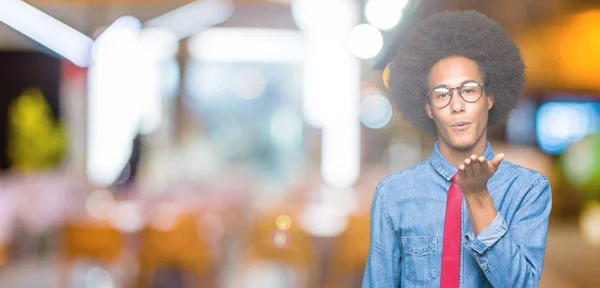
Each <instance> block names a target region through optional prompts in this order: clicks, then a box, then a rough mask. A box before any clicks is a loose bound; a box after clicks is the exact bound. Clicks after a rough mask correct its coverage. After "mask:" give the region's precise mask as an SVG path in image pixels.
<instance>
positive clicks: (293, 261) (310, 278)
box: [242, 213, 319, 287]
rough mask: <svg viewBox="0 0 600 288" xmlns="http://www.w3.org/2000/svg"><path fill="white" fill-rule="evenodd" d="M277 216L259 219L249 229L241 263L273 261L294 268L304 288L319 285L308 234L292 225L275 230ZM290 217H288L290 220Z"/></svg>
mask: <svg viewBox="0 0 600 288" xmlns="http://www.w3.org/2000/svg"><path fill="white" fill-rule="evenodd" d="M279 215H280V214H277V213H275V214H272V215H271V216H266V217H263V218H261V219H259V220H258V221H257V222H256V224H255V225H254V226H253V227H252V228H251V231H250V235H249V239H248V243H247V244H248V245H246V248H247V249H246V253H245V254H244V259H243V260H242V262H243V263H244V264H245V265H252V263H253V262H255V261H259V262H277V263H282V264H287V265H289V266H292V267H294V268H295V270H296V271H298V272H299V274H300V275H301V276H305V277H300V278H304V279H305V280H306V281H301V282H305V283H306V285H307V286H308V287H316V286H317V285H318V283H319V277H318V271H317V268H318V267H317V261H316V260H317V255H316V251H315V249H314V247H313V243H312V239H311V237H310V235H308V234H307V233H306V232H304V231H303V230H302V229H300V228H299V227H298V225H296V224H295V223H293V222H292V225H291V226H290V227H289V229H287V230H285V231H284V230H278V228H277V226H276V219H277V217H278V216H279ZM293 219H294V217H292V220H293Z"/></svg>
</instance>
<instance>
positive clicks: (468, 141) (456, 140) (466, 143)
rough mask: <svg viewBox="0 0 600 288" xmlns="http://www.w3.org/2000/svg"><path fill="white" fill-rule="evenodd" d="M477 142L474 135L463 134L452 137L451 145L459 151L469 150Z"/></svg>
mask: <svg viewBox="0 0 600 288" xmlns="http://www.w3.org/2000/svg"><path fill="white" fill-rule="evenodd" d="M476 143H477V138H476V137H475V136H474V135H469V136H467V135H461V136H460V137H450V143H449V144H450V146H451V147H452V149H454V150H457V151H467V150H470V149H472V148H473V146H475V144H476Z"/></svg>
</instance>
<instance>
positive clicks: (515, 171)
mask: <svg viewBox="0 0 600 288" xmlns="http://www.w3.org/2000/svg"><path fill="white" fill-rule="evenodd" d="M499 169H503V170H504V171H503V173H505V174H506V176H508V177H509V178H515V179H522V180H525V181H528V182H534V183H538V182H543V181H548V178H547V177H546V175H544V174H542V173H540V172H539V171H537V170H534V169H531V168H528V167H525V166H522V165H519V164H515V163H512V162H510V161H507V160H503V161H502V163H501V164H500V168H499Z"/></svg>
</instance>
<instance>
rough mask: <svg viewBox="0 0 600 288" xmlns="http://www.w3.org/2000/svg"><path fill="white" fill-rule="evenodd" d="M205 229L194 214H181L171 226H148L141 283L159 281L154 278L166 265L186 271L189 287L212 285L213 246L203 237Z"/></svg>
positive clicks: (141, 257)
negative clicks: (159, 227)
mask: <svg viewBox="0 0 600 288" xmlns="http://www.w3.org/2000/svg"><path fill="white" fill-rule="evenodd" d="M204 232H205V231H201V227H199V225H198V216H197V215H194V214H180V215H178V216H177V218H176V220H175V223H174V225H173V226H172V227H169V228H168V229H164V230H161V229H157V228H155V227H153V226H150V225H148V226H146V227H145V228H144V229H143V230H142V232H141V235H140V250H139V255H138V261H139V277H138V287H154V286H152V285H159V284H158V283H157V282H154V281H153V278H154V276H155V275H156V274H157V273H159V272H160V271H163V270H164V269H167V270H170V271H182V272H184V273H183V274H184V275H185V278H186V279H185V280H186V281H185V282H186V287H187V286H192V287H212V285H211V283H212V280H213V279H211V276H212V275H211V273H210V272H211V268H212V267H211V264H212V263H211V257H210V251H209V249H210V248H209V246H208V245H207V243H206V242H205V241H204V240H203V239H202V238H201V237H200V235H201V233H204ZM190 276H191V277H190ZM171 284H172V283H171ZM168 287H173V286H168Z"/></svg>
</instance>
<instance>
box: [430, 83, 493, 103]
mask: <svg viewBox="0 0 600 288" xmlns="http://www.w3.org/2000/svg"><path fill="white" fill-rule="evenodd" d="M470 83H475V84H477V85H479V87H481V93H480V94H479V97H477V99H475V100H473V101H469V100H467V99H465V97H463V96H462V93H461V92H460V90H461V89H460V88H462V87H463V86H465V84H470ZM437 88H446V89H448V90H450V100H448V103H447V104H446V105H444V106H436V105H435V104H433V101H431V93H433V91H434V90H435V89H437ZM455 89H456V92H458V96H460V98H462V99H463V100H465V102H468V103H475V102H477V100H479V99H481V96H483V90H484V89H485V83H479V82H477V81H465V82H464V83H462V84H461V85H460V86H458V87H454V88H448V87H445V86H440V87H436V88H433V89H431V91H429V92H428V93H427V100H428V101H429V103H430V104H431V105H433V107H436V108H444V107H446V106H448V105H450V103H451V102H452V97H454V90H455Z"/></svg>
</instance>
